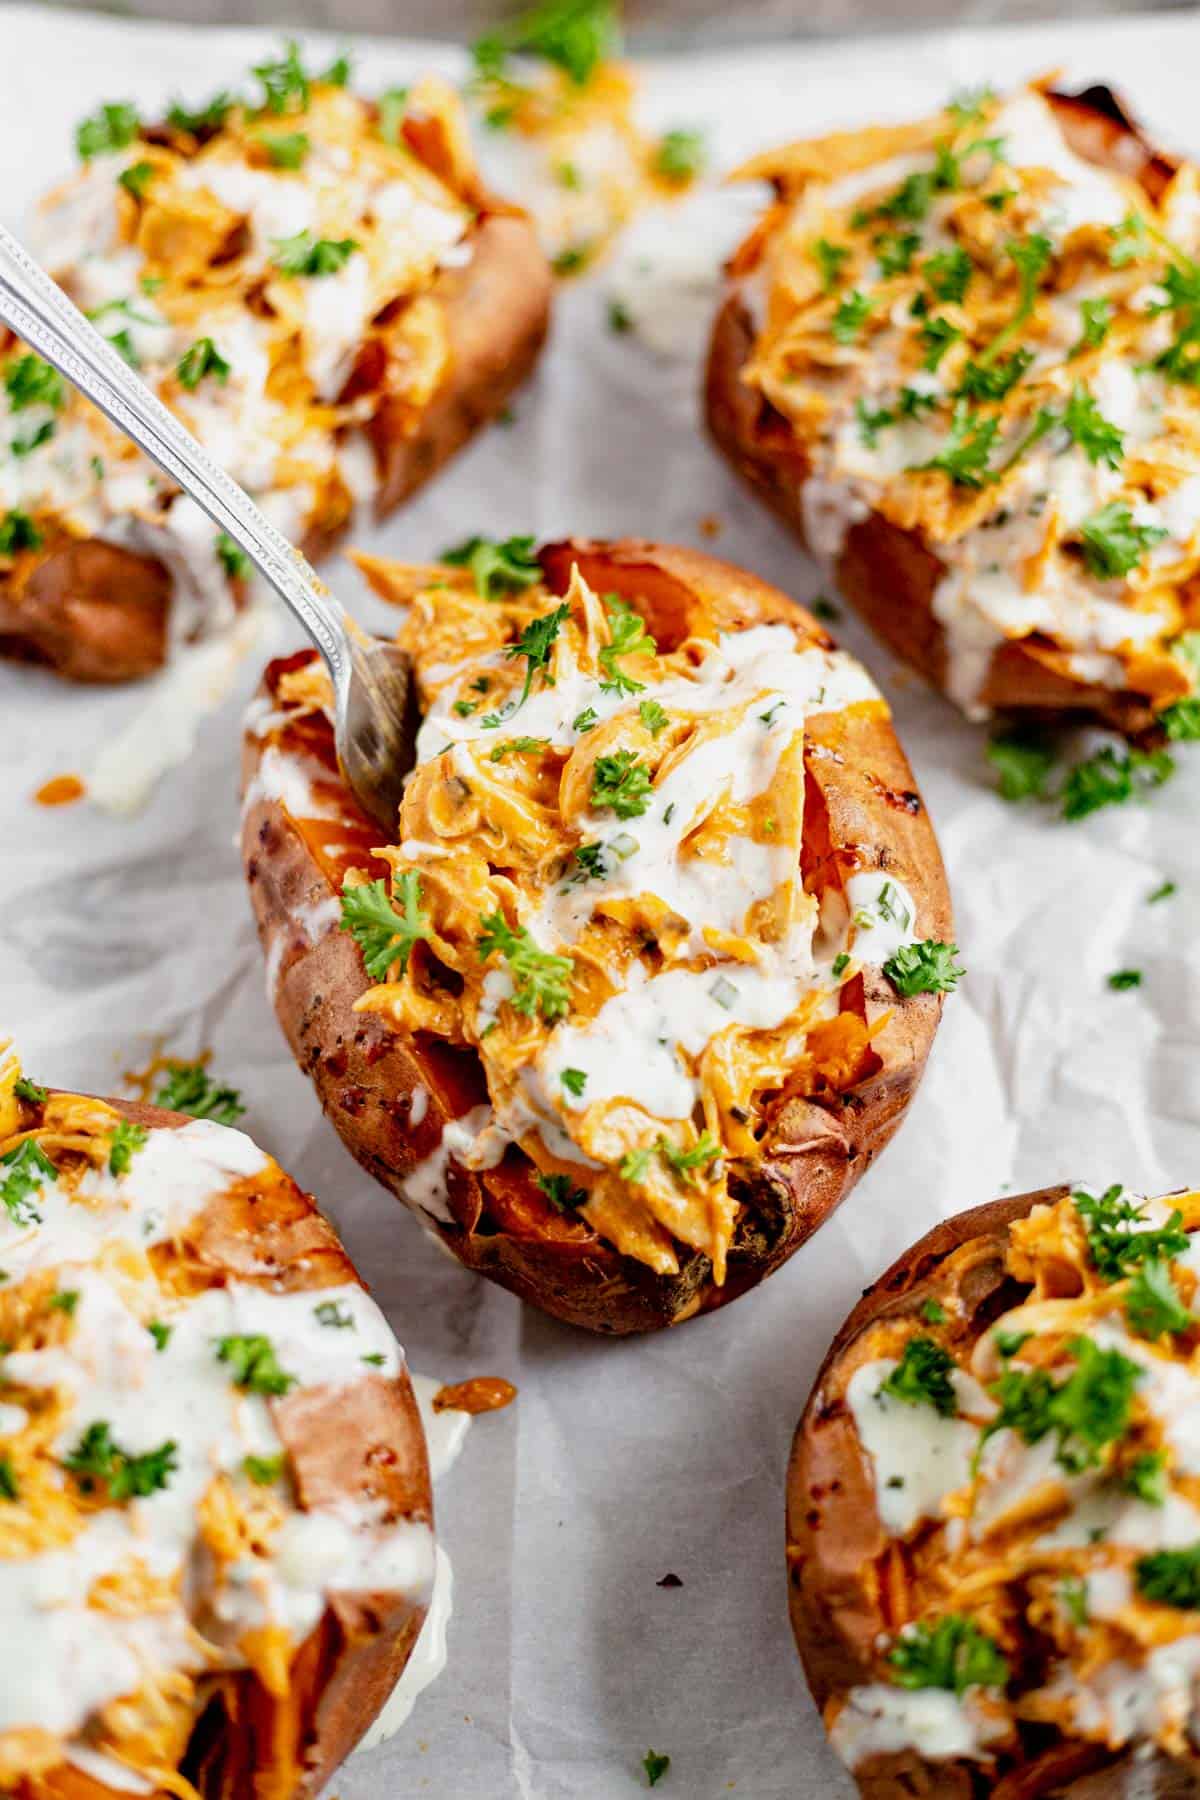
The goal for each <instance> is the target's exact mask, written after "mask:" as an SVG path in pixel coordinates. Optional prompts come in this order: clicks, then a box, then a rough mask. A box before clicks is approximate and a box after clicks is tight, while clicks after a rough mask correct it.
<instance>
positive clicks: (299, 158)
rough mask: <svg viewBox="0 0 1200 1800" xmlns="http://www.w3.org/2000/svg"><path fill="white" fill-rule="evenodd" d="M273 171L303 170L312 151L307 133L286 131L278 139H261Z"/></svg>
mask: <svg viewBox="0 0 1200 1800" xmlns="http://www.w3.org/2000/svg"><path fill="white" fill-rule="evenodd" d="M260 142H261V144H262V147H263V149H264V150H265V151H266V153H267V159H268V161H269V162H270V164H271V167H272V168H273V169H302V168H303V167H304V164H305V162H306V161H307V159H308V153H309V151H310V150H311V149H312V144H311V142H310V141H309V137H308V133H307V132H305V131H285V132H282V133H281V134H280V135H279V136H278V137H265V138H262V139H260Z"/></svg>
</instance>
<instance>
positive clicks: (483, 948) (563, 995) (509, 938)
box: [476, 909, 575, 1024]
mask: <svg viewBox="0 0 1200 1800" xmlns="http://www.w3.org/2000/svg"><path fill="white" fill-rule="evenodd" d="M479 923H480V925H481V926H482V927H483V930H482V933H481V934H480V936H479V938H478V939H477V941H476V949H477V951H478V953H479V959H480V961H481V962H486V961H487V959H488V957H489V956H493V955H499V956H501V957H503V959H504V962H505V963H506V965H507V967H508V972H509V974H510V975H511V976H512V979H513V992H512V996H511V999H510V1002H509V1004H510V1005H511V1006H512V1007H513V1008H514V1009H515V1010H516V1011H517V1012H519V1013H524V1014H525V1016H526V1017H527V1018H533V1017H534V1015H535V1014H540V1015H541V1017H542V1018H543V1019H545V1020H546V1022H547V1024H552V1023H553V1022H554V1020H555V1019H561V1018H563V1017H565V1015H566V1014H567V1013H568V1012H569V1011H570V1007H571V993H570V983H571V976H572V973H573V972H574V968H575V964H574V962H573V960H572V958H571V957H569V956H558V955H556V954H555V953H554V952H553V951H552V950H543V949H541V948H540V947H539V946H538V945H537V944H536V943H535V942H534V940H533V938H532V937H530V935H529V932H528V930H527V929H526V928H525V927H524V926H522V927H521V928H520V930H516V931H515V930H514V929H513V927H512V926H511V925H510V924H509V922H508V920H507V919H506V918H505V917H504V914H503V913H502V912H500V911H499V910H498V909H497V911H496V912H493V913H487V914H485V916H484V917H483V918H481V919H480V921H479Z"/></svg>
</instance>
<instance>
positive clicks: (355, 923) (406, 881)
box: [341, 869, 433, 981]
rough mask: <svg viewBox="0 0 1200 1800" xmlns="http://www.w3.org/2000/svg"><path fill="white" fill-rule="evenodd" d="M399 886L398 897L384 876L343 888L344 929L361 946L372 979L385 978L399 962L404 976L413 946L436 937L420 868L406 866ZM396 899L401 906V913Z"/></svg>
mask: <svg viewBox="0 0 1200 1800" xmlns="http://www.w3.org/2000/svg"><path fill="white" fill-rule="evenodd" d="M396 886H397V889H398V894H397V895H396V896H395V897H393V896H392V895H390V894H389V893H388V890H387V882H386V881H384V880H383V878H382V877H380V878H379V880H377V881H367V882H363V883H362V884H361V885H360V886H359V887H346V888H343V889H342V920H341V928H342V930H343V931H348V932H349V933H350V936H351V937H352V938H353V939H354V941H355V943H356V944H357V945H358V947H359V949H360V950H361V952H362V959H363V964H364V967H365V968H366V971H367V974H368V975H369V976H370V977H371V979H372V980H373V981H386V980H387V978H388V971H389V969H390V968H391V967H392V965H393V964H394V963H397V962H398V963H399V965H400V973H401V975H403V974H404V973H405V971H406V970H407V968H408V960H409V957H410V956H411V955H412V949H413V945H414V944H415V943H417V942H419V941H421V940H424V941H425V942H428V940H429V939H430V938H431V937H432V936H433V930H432V927H431V925H430V923H429V915H428V914H427V913H425V912H423V911H422V909H421V877H420V876H419V875H418V873H417V871H416V870H415V869H406V870H405V872H404V874H403V875H401V876H400V878H399V880H398V882H397V883H396ZM396 898H398V899H399V901H400V906H401V908H402V910H401V911H399V912H397V910H396Z"/></svg>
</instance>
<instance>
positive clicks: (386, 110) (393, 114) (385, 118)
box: [379, 87, 408, 145]
mask: <svg viewBox="0 0 1200 1800" xmlns="http://www.w3.org/2000/svg"><path fill="white" fill-rule="evenodd" d="M407 110H408V89H407V88H404V87H396V88H387V89H385V90H384V92H383V93H382V94H380V96H379V135H380V137H381V138H382V139H383V141H384V143H385V144H392V145H396V144H398V143H399V142H400V128H401V126H402V125H403V123H404V115H405V113H406V111H407Z"/></svg>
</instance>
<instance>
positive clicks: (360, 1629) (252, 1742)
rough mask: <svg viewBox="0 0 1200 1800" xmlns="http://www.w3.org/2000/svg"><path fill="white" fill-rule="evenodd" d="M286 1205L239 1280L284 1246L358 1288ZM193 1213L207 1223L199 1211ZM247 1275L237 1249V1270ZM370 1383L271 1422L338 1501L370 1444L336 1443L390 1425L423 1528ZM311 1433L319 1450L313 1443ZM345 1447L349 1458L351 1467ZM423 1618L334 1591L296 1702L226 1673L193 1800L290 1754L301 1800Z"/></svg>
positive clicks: (201, 1745)
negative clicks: (362, 1392)
mask: <svg viewBox="0 0 1200 1800" xmlns="http://www.w3.org/2000/svg"><path fill="white" fill-rule="evenodd" d="M54 1091H56V1090H53V1089H52V1090H51V1092H54ZM58 1091H61V1090H58ZM100 1097H102V1098H104V1099H105V1103H106V1105H108V1106H112V1107H114V1108H115V1109H116V1110H117V1111H118V1112H120V1113H123V1114H124V1115H125V1117H126V1118H127V1119H131V1120H133V1121H134V1123H135V1124H138V1125H144V1126H147V1127H148V1128H150V1129H159V1130H178V1129H179V1128H180V1127H182V1126H184V1125H190V1124H192V1123H194V1121H193V1120H192V1119H191V1118H189V1117H188V1116H187V1115H186V1114H184V1113H175V1112H165V1111H164V1110H163V1109H162V1108H161V1107H156V1106H147V1105H144V1104H143V1103H142V1102H140V1101H136V1100H114V1099H111V1098H108V1097H107V1096H100ZM287 1198H288V1201H289V1203H290V1207H289V1211H290V1214H291V1217H290V1219H289V1220H288V1221H286V1222H285V1223H284V1224H283V1225H282V1227H281V1230H280V1231H278V1232H273V1231H272V1224H271V1221H267V1220H264V1221H256V1223H261V1224H263V1225H265V1226H266V1237H265V1239H264V1242H263V1249H262V1259H261V1261H260V1264H259V1266H258V1268H257V1270H252V1269H251V1270H250V1271H249V1272H251V1273H254V1274H256V1275H257V1278H258V1279H260V1280H270V1278H271V1271H272V1270H273V1269H274V1268H276V1267H280V1268H281V1272H286V1268H287V1260H286V1259H287V1252H288V1250H289V1248H290V1250H291V1252H292V1257H293V1264H294V1266H295V1267H296V1268H297V1269H299V1268H300V1267H301V1265H302V1264H303V1262H304V1261H305V1259H306V1258H311V1257H312V1255H313V1252H314V1251H316V1252H318V1253H319V1254H324V1255H326V1256H328V1257H329V1258H330V1259H331V1260H332V1261H334V1262H335V1263H337V1264H340V1265H342V1267H341V1268H340V1270H339V1278H340V1279H353V1280H359V1281H360V1285H364V1284H362V1282H361V1280H360V1278H359V1276H358V1274H357V1271H356V1270H355V1269H354V1267H353V1264H352V1263H351V1262H350V1259H349V1257H348V1256H347V1255H346V1253H345V1251H344V1250H343V1249H342V1246H341V1242H340V1240H339V1239H338V1237H337V1234H336V1232H335V1231H334V1229H333V1227H332V1225H330V1223H329V1222H328V1220H327V1219H326V1218H325V1216H324V1214H322V1213H321V1212H319V1210H318V1208H317V1204H316V1201H315V1200H314V1199H313V1198H312V1196H311V1195H309V1194H305V1193H303V1191H302V1190H301V1189H300V1188H298V1187H297V1186H296V1184H295V1183H294V1182H292V1181H290V1178H288V1193H287ZM201 1216H202V1217H204V1218H208V1217H209V1209H206V1212H205V1214H203V1215H201ZM213 1224H214V1229H212V1230H209V1231H208V1232H206V1233H205V1234H204V1238H203V1242H204V1250H205V1252H206V1253H207V1254H208V1255H209V1257H211V1256H212V1255H213V1253H214V1252H215V1251H216V1252H219V1246H220V1240H221V1237H222V1235H223V1233H226V1232H232V1231H235V1230H236V1231H238V1232H239V1234H242V1233H244V1232H245V1230H246V1225H245V1221H244V1219H243V1218H241V1217H240V1216H238V1217H234V1216H230V1217H229V1218H228V1219H226V1220H222V1219H221V1218H220V1209H216V1217H215V1219H214V1220H213ZM289 1225H290V1226H291V1228H292V1234H291V1236H290V1238H289ZM247 1267H248V1265H247V1263H246V1257H245V1248H244V1246H243V1249H242V1251H241V1254H240V1255H239V1269H238V1273H239V1274H240V1273H242V1272H243V1270H244V1269H246V1268H247ZM370 1387H371V1389H372V1394H371V1396H370V1398H369V1400H368V1404H367V1406H366V1408H365V1409H359V1411H364V1410H365V1416H363V1417H362V1418H357V1417H353V1416H352V1417H351V1418H350V1419H349V1421H348V1422H347V1420H346V1414H345V1408H344V1405H343V1402H342V1401H341V1400H340V1399H339V1398H338V1396H337V1394H336V1391H335V1390H330V1391H329V1393H330V1399H329V1400H327V1401H324V1402H323V1401H322V1400H321V1397H320V1396H321V1394H322V1392H323V1390H320V1389H316V1390H312V1391H311V1395H310V1396H298V1397H297V1398H309V1399H310V1400H311V1402H312V1403H311V1404H309V1405H307V1406H306V1407H305V1408H304V1409H303V1410H302V1411H300V1412H298V1413H296V1414H294V1415H293V1417H292V1419H291V1421H290V1422H289V1420H288V1418H287V1413H286V1408H287V1406H288V1405H289V1404H290V1402H288V1401H284V1402H282V1403H281V1405H282V1407H283V1409H284V1410H283V1411H282V1413H281V1414H277V1418H276V1424H277V1426H278V1428H279V1431H280V1435H281V1437H282V1438H283V1441H284V1443H285V1445H286V1446H287V1448H288V1449H289V1450H293V1451H294V1453H295V1454H296V1455H298V1456H300V1457H302V1458H303V1459H304V1463H305V1467H304V1470H303V1473H302V1477H301V1486H302V1487H312V1486H313V1485H320V1486H323V1487H326V1488H330V1487H331V1488H332V1489H333V1490H336V1489H337V1487H338V1486H339V1485H341V1484H342V1483H343V1482H344V1491H345V1492H346V1493H347V1494H350V1493H351V1492H352V1490H353V1487H354V1477H355V1476H356V1475H358V1474H359V1473H360V1467H359V1465H360V1463H361V1462H362V1461H363V1459H364V1457H365V1455H366V1452H367V1450H369V1448H370V1446H369V1444H365V1443H364V1444H361V1445H359V1446H355V1445H354V1443H353V1442H351V1443H350V1444H349V1445H347V1443H346V1442H345V1439H346V1437H350V1438H351V1439H352V1438H353V1435H354V1431H355V1426H356V1425H358V1424H361V1425H362V1426H364V1427H369V1426H370V1425H371V1424H372V1423H374V1424H376V1425H378V1424H379V1423H380V1419H381V1418H382V1420H383V1421H384V1422H386V1423H387V1425H388V1426H389V1428H390V1429H389V1439H390V1449H391V1450H392V1452H393V1454H394V1456H395V1460H396V1463H397V1470H396V1476H395V1482H396V1490H397V1491H398V1492H399V1493H401V1494H403V1495H404V1496H405V1497H406V1501H407V1504H406V1511H407V1512H408V1513H409V1514H410V1516H412V1517H413V1518H415V1519H418V1520H420V1521H422V1522H425V1523H429V1524H432V1520H433V1496H432V1489H431V1485H430V1479H429V1462H428V1456H427V1453H426V1448H425V1434H424V1430H423V1428H422V1425H421V1419H420V1414H419V1413H418V1411H417V1403H416V1399H415V1397H414V1395H413V1390H412V1384H411V1382H410V1381H409V1377H408V1371H407V1369H406V1368H402V1369H401V1371H400V1373H399V1375H398V1376H397V1377H396V1379H395V1380H384V1379H382V1378H379V1379H377V1380H376V1381H373V1382H371V1383H370ZM372 1414H374V1415H375V1416H374V1419H373V1418H372ZM339 1421H340V1424H341V1430H342V1437H341V1439H339V1442H338V1446H337V1454H336V1456H334V1457H333V1458H331V1459H329V1460H328V1461H327V1460H326V1457H325V1454H324V1446H326V1445H329V1444H331V1443H332V1442H333V1434H334V1433H336V1431H337V1430H338V1427H339ZM314 1435H316V1436H318V1437H319V1438H320V1439H321V1440H323V1443H322V1444H317V1445H316V1446H314V1445H313V1443H312V1439H313V1437H314ZM356 1448H357V1449H358V1450H359V1451H360V1452H361V1454H360V1456H359V1457H358V1459H357V1460H356V1457H355V1450H356ZM424 1622H425V1608H424V1607H423V1606H413V1605H412V1604H411V1603H410V1602H408V1601H405V1600H402V1599H400V1598H399V1597H398V1596H382V1595H371V1594H342V1595H338V1596H336V1597H335V1598H334V1600H332V1601H331V1602H330V1605H329V1606H328V1607H327V1608H326V1611H325V1614H324V1616H323V1618H322V1619H321V1620H320V1622H319V1623H318V1625H317V1626H316V1627H315V1628H314V1629H313V1631H312V1632H311V1633H310V1634H309V1636H308V1638H307V1639H306V1640H305V1641H304V1643H303V1644H301V1645H300V1646H299V1648H298V1649H297V1651H296V1654H295V1658H294V1661H293V1665H292V1672H293V1691H294V1692H297V1693H299V1694H300V1696H301V1700H300V1704H299V1706H298V1707H294V1706H290V1705H288V1704H287V1703H286V1702H284V1703H280V1702H278V1701H276V1700H274V1699H273V1698H272V1697H271V1696H270V1695H269V1694H268V1693H267V1691H266V1689H265V1688H264V1687H262V1685H261V1684H260V1683H259V1682H258V1681H257V1680H256V1679H255V1677H254V1676H253V1675H251V1674H250V1673H249V1672H246V1673H243V1674H241V1675H239V1676H238V1677H236V1679H235V1682H234V1684H233V1687H234V1694H235V1696H236V1699H235V1706H236V1714H235V1715H231V1714H230V1712H229V1711H228V1709H227V1707H226V1704H225V1697H224V1696H223V1694H222V1693H221V1692H220V1691H219V1690H218V1691H217V1692H216V1693H214V1695H213V1698H212V1700H211V1702H210V1704H209V1706H208V1707H207V1708H206V1710H205V1711H204V1712H203V1713H202V1714H201V1715H200V1717H199V1719H198V1721H197V1724H196V1727H195V1730H194V1731H193V1734H192V1740H191V1743H190V1745H189V1748H188V1753H187V1757H186V1758H185V1762H184V1768H185V1770H186V1772H187V1774H188V1778H189V1779H190V1780H191V1781H193V1782H194V1783H195V1785H196V1787H197V1788H198V1790H199V1792H200V1793H201V1794H202V1795H203V1796H204V1800H250V1796H251V1795H253V1794H255V1793H257V1791H258V1788H257V1785H256V1782H255V1774H256V1772H257V1773H258V1774H259V1775H265V1774H266V1773H267V1771H268V1770H271V1769H273V1767H274V1759H275V1757H276V1756H277V1755H280V1754H281V1753H282V1754H290V1755H294V1757H295V1760H296V1763H297V1766H298V1767H299V1770H300V1777H299V1780H298V1782H297V1784H296V1785H295V1786H294V1787H293V1788H291V1789H290V1790H289V1791H288V1795H287V1800H313V1797H315V1796H316V1795H317V1794H319V1793H320V1791H321V1789H322V1788H323V1787H324V1785H325V1783H326V1782H327V1781H328V1780H329V1778H330V1776H331V1775H332V1774H333V1772H334V1770H335V1769H336V1768H337V1767H338V1766H339V1764H340V1763H342V1762H343V1761H344V1760H345V1759H346V1757H347V1756H349V1754H350V1752H351V1751H352V1750H353V1749H354V1747H355V1745H356V1744H357V1743H358V1741H359V1739H360V1738H361V1737H362V1736H363V1734H364V1733H365V1732H366V1730H367V1728H368V1727H369V1726H370V1725H371V1723H372V1721H373V1720H374V1719H375V1717H376V1715H377V1714H378V1713H379V1712H380V1710H381V1709H382V1707H383V1705H384V1703H385V1702H386V1700H387V1698H388V1696H389V1695H390V1693H391V1692H392V1689H393V1688H394V1687H395V1685H396V1682H397V1681H398V1680H399V1679H400V1676H401V1674H402V1673H403V1670H404V1666H405V1664H406V1663H407V1661H408V1659H409V1656H410V1655H411V1653H412V1649H413V1646H414V1644H415V1643H416V1641H417V1638H418V1636H419V1634H420V1631H421V1627H422V1625H423V1624H424ZM44 1786H45V1793H46V1795H47V1796H48V1797H49V1796H53V1797H54V1800H124V1796H123V1795H122V1793H121V1792H120V1791H119V1790H117V1789H115V1788H111V1787H109V1786H108V1785H107V1784H106V1783H105V1782H102V1781H99V1780H97V1779H96V1778H95V1777H94V1776H91V1775H88V1774H84V1773H83V1771H82V1770H79V1769H75V1768H71V1767H70V1766H69V1765H61V1766H60V1770H57V1771H55V1772H54V1774H53V1775H52V1776H51V1777H49V1778H48V1781H47V1782H46V1783H45V1784H44ZM271 1793H272V1796H273V1800H283V1793H282V1790H281V1789H279V1788H278V1787H272V1788H271Z"/></svg>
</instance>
